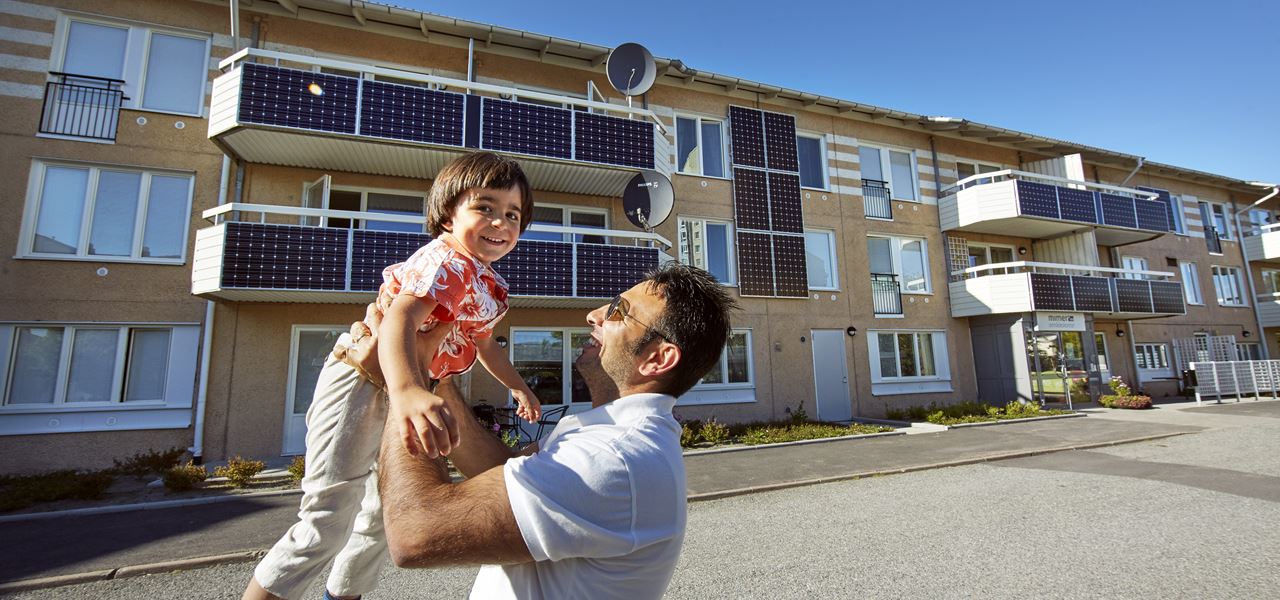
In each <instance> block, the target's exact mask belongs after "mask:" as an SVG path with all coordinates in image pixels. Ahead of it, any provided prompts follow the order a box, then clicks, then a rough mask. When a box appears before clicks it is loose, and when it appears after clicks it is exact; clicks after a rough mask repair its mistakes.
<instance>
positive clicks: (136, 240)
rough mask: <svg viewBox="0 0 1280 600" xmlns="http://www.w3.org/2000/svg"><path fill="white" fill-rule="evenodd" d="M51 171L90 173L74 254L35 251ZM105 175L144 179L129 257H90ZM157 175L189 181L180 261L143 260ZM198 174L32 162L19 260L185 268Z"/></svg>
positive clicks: (141, 182) (23, 210)
mask: <svg viewBox="0 0 1280 600" xmlns="http://www.w3.org/2000/svg"><path fill="white" fill-rule="evenodd" d="M49 167H65V168H71V169H88V170H89V176H88V179H87V182H86V184H85V197H84V206H83V211H84V212H83V214H82V215H81V222H80V237H79V240H78V241H77V246H76V252H75V254H56V253H49V252H36V251H35V237H36V227H37V226H38V221H37V220H38V218H39V216H40V205H41V201H42V196H43V194H44V179H45V171H46V170H47V169H48V168H49ZM102 171H115V172H128V173H139V174H141V176H142V178H141V180H140V183H139V184H138V206H137V211H138V214H137V215H136V216H135V217H134V222H133V247H132V248H131V249H130V253H129V256H102V255H97V254H89V241H90V236H91V234H92V232H93V208H94V203H95V202H96V201H97V188H98V178H99V175H100V174H101V172H102ZM155 175H160V176H165V177H186V178H187V199H186V206H185V207H184V208H183V210H182V214H183V215H187V218H186V219H184V220H183V222H182V246H181V250H180V254H179V256H178V258H159V257H151V256H142V247H143V242H144V241H145V240H144V236H145V233H146V225H147V211H148V209H150V207H151V206H150V204H151V198H150V196H151V178H152V177H153V176H155ZM195 179H196V178H195V174H194V173H192V172H191V171H175V170H167V169H156V168H151V167H130V166H117V165H105V164H99V163H82V162H72V161H60V160H59V161H52V160H42V159H36V160H33V161H31V173H30V175H29V177H28V180H27V199H26V204H25V206H23V209H22V230H21V233H20V235H19V236H18V253H17V257H18V258H24V259H39V260H68V261H89V262H110V263H134V264H153V265H183V264H186V262H187V245H188V243H189V242H190V237H191V218H190V215H191V202H192V197H193V195H194V194H195Z"/></svg>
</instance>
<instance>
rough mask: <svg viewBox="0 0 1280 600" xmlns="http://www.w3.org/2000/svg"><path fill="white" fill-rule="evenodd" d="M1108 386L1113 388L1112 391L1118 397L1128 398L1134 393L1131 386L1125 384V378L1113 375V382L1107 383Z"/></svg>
mask: <svg viewBox="0 0 1280 600" xmlns="http://www.w3.org/2000/svg"><path fill="white" fill-rule="evenodd" d="M1107 385H1109V386H1111V391H1112V392H1115V395H1117V396H1128V395H1129V394H1131V393H1132V391H1131V390H1130V389H1129V384H1127V383H1125V382H1124V378H1123V377H1121V376H1119V375H1112V376H1111V381H1109V382H1107Z"/></svg>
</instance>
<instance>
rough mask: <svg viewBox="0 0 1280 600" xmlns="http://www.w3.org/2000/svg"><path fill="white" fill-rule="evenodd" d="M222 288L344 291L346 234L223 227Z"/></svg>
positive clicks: (341, 231) (307, 229)
mask: <svg viewBox="0 0 1280 600" xmlns="http://www.w3.org/2000/svg"><path fill="white" fill-rule="evenodd" d="M226 225H227V238H226V240H227V241H226V245H225V247H224V250H223V258H222V286H223V287H228V288H247V289H272V290H342V289H345V288H346V262H347V231H346V230H345V229H330V228H326V227H298V226H291V225H266V224H261V223H227V224H226Z"/></svg>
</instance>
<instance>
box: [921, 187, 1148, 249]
mask: <svg viewBox="0 0 1280 600" xmlns="http://www.w3.org/2000/svg"><path fill="white" fill-rule="evenodd" d="M1171 211H1172V207H1170V206H1169V204H1168V203H1166V202H1163V201H1161V200H1159V196H1158V195H1156V194H1155V193H1152V192H1143V191H1140V190H1134V189H1129V188H1122V187H1116V186H1111V185H1103V184H1099V183H1088V182H1083V181H1077V180H1073V179H1064V178H1061V177H1052V176H1049V175H1040V174H1038V173H1026V172H1023V171H1014V170H1004V171H995V172H992V173H982V174H979V175H974V176H972V177H967V178H965V179H961V180H960V181H958V182H956V184H955V185H954V186H952V187H951V188H948V189H947V190H944V191H943V197H942V199H941V200H939V201H938V213H939V219H940V220H941V223H942V230H943V231H953V230H955V231H972V232H975V233H990V234H997V235H1016V236H1019V237H1026V238H1032V239H1047V238H1052V237H1057V236H1060V235H1064V234H1068V233H1072V232H1075V231H1079V230H1081V229H1086V228H1089V229H1093V230H1094V235H1095V236H1096V238H1097V242H1098V244H1101V245H1103V246H1118V245H1121V244H1130V243H1133V242H1141V241H1145V240H1150V239H1153V238H1156V237H1159V236H1161V235H1164V234H1165V233H1167V232H1169V231H1170V230H1171V227H1170V223H1172V222H1173V220H1172V215H1171Z"/></svg>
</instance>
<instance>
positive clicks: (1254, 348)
mask: <svg viewBox="0 0 1280 600" xmlns="http://www.w3.org/2000/svg"><path fill="white" fill-rule="evenodd" d="M1236 357H1237V358H1239V359H1240V360H1262V344H1260V343H1258V342H1236ZM1255 357H1256V358H1255Z"/></svg>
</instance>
